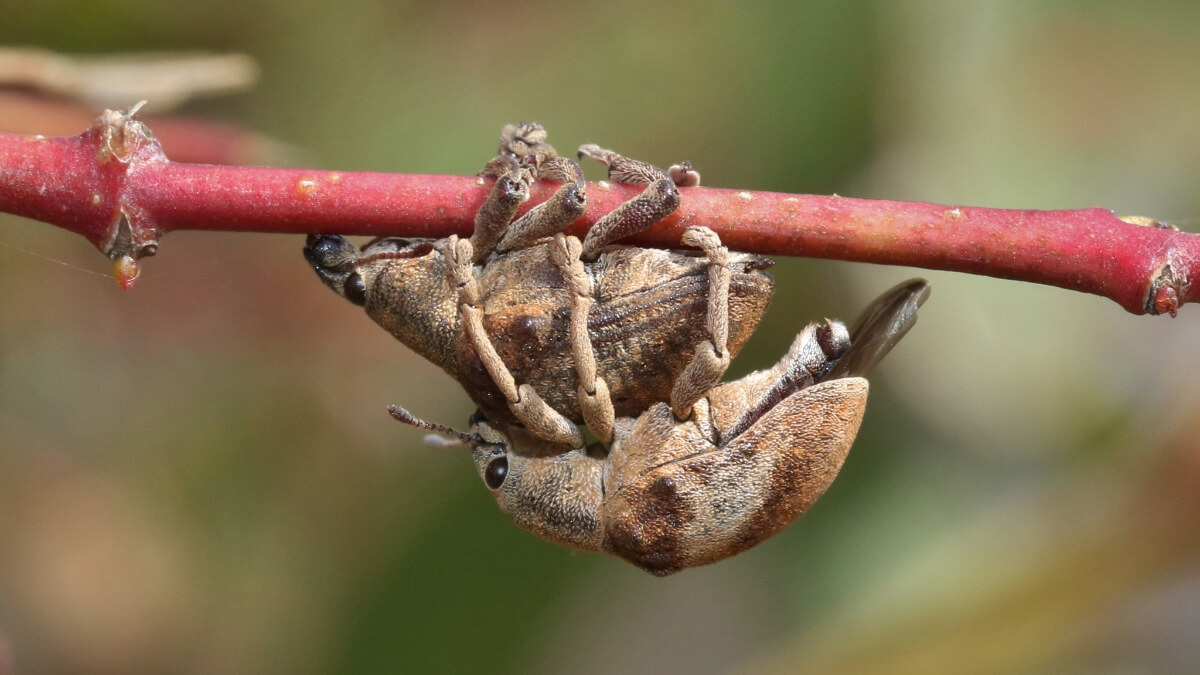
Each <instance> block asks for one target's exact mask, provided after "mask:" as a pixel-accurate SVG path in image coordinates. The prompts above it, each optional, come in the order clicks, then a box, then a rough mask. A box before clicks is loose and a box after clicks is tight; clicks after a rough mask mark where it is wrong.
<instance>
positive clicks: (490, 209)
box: [470, 154, 531, 263]
mask: <svg viewBox="0 0 1200 675" xmlns="http://www.w3.org/2000/svg"><path fill="white" fill-rule="evenodd" d="M482 175H494V176H495V177H496V182H495V183H493V184H492V190H491V192H489V193H488V196H487V199H486V200H485V201H484V202H483V206H481V207H479V211H477V212H476V213H475V231H474V232H472V233H471V239H470V241H471V250H472V251H473V254H474V256H475V258H474V260H472V261H471V262H474V263H479V262H482V261H483V259H484V258H486V257H487V256H488V254H490V253H491V252H492V250H494V249H495V247H496V244H497V242H499V241H500V239H501V237H502V236H503V235H504V233H505V230H506V229H508V227H509V223H511V222H512V219H513V216H515V215H516V213H517V209H518V208H520V206H521V204H524V203H525V201H526V200H528V199H529V183H530V181H531V176H530V174H529V172H528V171H527V170H525V169H523V168H522V167H521V164H520V162H519V161H518V160H517V158H516V157H513V156H511V155H505V154H500V155H497V156H496V157H495V158H494V159H493V160H492V161H490V162H488V165H487V167H486V168H485V169H484V170H483V172H482Z"/></svg>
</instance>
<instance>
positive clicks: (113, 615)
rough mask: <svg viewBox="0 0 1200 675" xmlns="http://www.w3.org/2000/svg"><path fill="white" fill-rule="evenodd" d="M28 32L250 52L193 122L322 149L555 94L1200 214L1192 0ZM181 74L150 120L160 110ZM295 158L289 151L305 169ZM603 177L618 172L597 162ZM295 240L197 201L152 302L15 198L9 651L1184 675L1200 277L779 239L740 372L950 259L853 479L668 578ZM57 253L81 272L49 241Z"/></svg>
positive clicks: (991, 201) (1, 8)
mask: <svg viewBox="0 0 1200 675" xmlns="http://www.w3.org/2000/svg"><path fill="white" fill-rule="evenodd" d="M0 16H3V21H0V44H5V45H27V46H40V47H47V48H51V49H55V50H59V51H64V52H70V53H87V54H96V53H114V52H130V51H142V50H178V49H207V50H217V51H241V52H245V53H248V54H250V55H251V56H253V57H254V58H255V59H256V60H257V61H258V63H259V66H260V67H261V71H262V74H261V81H260V84H259V86H258V87H257V88H256V89H254V90H253V91H251V92H249V93H246V94H242V95H238V96H232V97H226V98H220V99H210V100H206V101H203V102H201V103H198V104H194V105H191V106H189V107H188V108H187V109H185V111H184V112H185V113H187V114H190V115H194V116H198V117H207V118H210V119H215V120H223V121H227V122H232V123H236V124H239V125H243V126H245V127H247V128H252V129H256V130H258V131H261V132H263V133H265V134H269V135H271V136H273V137H275V138H277V139H280V140H282V141H284V142H286V143H287V144H290V146H291V147H292V148H293V150H292V154H291V156H290V157H289V159H287V160H286V161H287V163H290V164H292V165H295V166H312V167H321V168H329V169H340V170H375V171H395V172H416V173H454V174H471V173H474V172H475V171H477V170H478V169H479V168H480V167H481V166H482V164H483V162H484V161H486V160H487V159H488V158H489V157H491V155H492V152H493V151H494V149H495V143H496V139H497V135H498V133H499V129H500V127H501V125H503V124H504V123H506V122H512V121H517V120H524V119H537V120H540V121H541V122H543V123H544V124H545V125H546V126H547V128H548V129H549V130H550V134H551V141H552V142H554V143H556V144H557V145H558V147H559V148H560V149H563V150H566V149H570V148H572V147H574V146H575V145H577V144H579V143H584V142H597V143H601V144H604V145H607V146H608V147H613V148H616V149H619V150H621V151H624V152H628V153H630V154H633V155H635V156H638V157H642V158H645V159H648V160H651V161H654V162H656V163H659V164H666V163H670V162H673V161H676V160H679V159H690V160H692V161H693V162H694V163H695V165H696V166H697V167H698V168H699V169H700V170H701V171H702V172H703V174H704V179H705V183H706V184H707V185H712V186H721V187H738V188H748V189H760V190H782V191H789V192H815V193H830V192H836V193H839V194H845V195H853V196H861V197H876V198H889V199H905V200H925V201H935V202H941V203H948V204H968V205H979V206H994V207H1014V208H1074V207H1085V206H1095V205H1099V206H1106V207H1110V208H1112V209H1114V210H1115V211H1116V212H1117V213H1119V214H1139V215H1147V216H1154V217H1158V218H1162V219H1166V220H1172V221H1173V222H1176V223H1178V224H1180V225H1181V226H1182V227H1183V228H1184V229H1190V230H1200V194H1198V191H1197V186H1198V185H1200V116H1198V115H1197V110H1198V109H1200V76H1198V75H1197V73H1200V40H1197V39H1196V36H1197V35H1200V5H1198V4H1197V3H1192V2H1165V3H1154V4H1145V5H1142V4H1133V3H1122V2H1082V1H1081V2H1041V3H1024V2H1017V3H1002V2H951V1H950V0H940V1H939V0H925V1H920V0H905V1H898V2H874V3H872V2H793V3H775V4H769V3H753V4H752V3H734V2H728V3H710V4H706V5H703V4H698V3H683V2H674V3H644V2H639V3H634V2H604V3H593V4H592V5H578V6H577V5H573V4H571V3H561V2H559V3H550V2H500V3H491V4H490V5H488V6H486V7H476V6H473V5H471V4H468V3H454V2H443V3H438V4H436V5H435V4H433V3H411V2H384V1H382V0H376V1H372V0H360V1H357V2H347V3H328V2H314V1H312V0H290V1H289V2H269V1H259V0H250V1H245V0H244V1H241V2H229V1H227V0H217V1H216V2H209V3H171V2H161V1H159V2H149V1H145V0H128V1H125V2H111V1H110V2H96V3H90V4H89V5H88V6H87V8H86V9H83V8H82V7H81V6H79V5H77V4H75V3H65V2H58V1H53V0H52V1H48V2H41V3H36V4H35V3H23V2H22V3H18V2H17V1H16V0H0ZM153 105H154V104H153V101H152V102H151V111H153ZM275 161H283V160H275ZM588 170H589V172H591V174H592V176H593V177H598V176H599V173H598V172H596V171H595V169H594V167H590V168H589V169H588ZM301 245H302V239H301V238H300V237H290V236H268V235H253V234H232V235H223V234H210V233H190V232H180V233H175V234H172V235H170V236H169V237H167V238H166V240H165V242H164V246H163V247H162V250H161V253H160V254H159V255H158V256H157V257H155V258H153V259H150V260H148V261H146V264H145V265H144V272H143V277H142V279H141V280H140V281H139V283H138V285H137V287H136V288H135V289H134V290H133V291H132V292H129V293H123V292H121V291H120V290H119V289H118V288H117V286H116V284H115V283H114V282H113V281H112V280H111V279H106V278H103V277H102V276H100V275H98V274H97V273H106V272H107V271H108V270H109V265H108V264H107V262H106V261H104V260H103V258H102V257H101V256H100V255H98V254H97V253H96V251H95V250H94V249H93V248H92V247H91V245H89V244H87V243H86V242H85V241H84V240H83V239H81V238H79V237H77V236H76V235H73V234H69V233H66V232H64V231H61V230H58V229H56V228H53V227H51V226H48V225H43V224H39V223H36V222H32V221H27V220H22V219H18V218H14V217H9V216H0V672H10V671H11V670H13V669H14V668H15V669H17V670H19V671H20V672H28V673H66V672H89V673H109V672H111V673H158V672H175V673H252V672H289V673H325V672H345V673H385V672H388V673H390V672H439V671H446V672H487V673H492V674H500V673H528V672H547V673H550V672H572V673H585V674H590V673H597V674H598V673H625V672H686V673H725V672H749V673H799V672H806V673H807V672H812V673H833V672H844V673H857V672H861V673H967V672H970V673H1043V672H1044V673H1051V672H1053V673H1173V672H1175V673H1190V672H1195V669H1196V667H1197V665H1196V664H1197V663H1200V639H1198V635H1200V440H1198V438H1200V416H1198V415H1197V414H1196V413H1197V411H1198V410H1200V385H1198V384H1197V381H1198V376H1197V374H1198V373H1200V350H1198V349H1197V348H1196V345H1197V344H1198V340H1200V310H1196V309H1195V308H1193V307H1185V308H1184V309H1183V311H1182V312H1181V314H1180V316H1179V317H1178V318H1177V319H1174V320H1171V319H1168V318H1162V317H1157V318H1155V317H1134V316H1131V315H1128V314H1126V313H1125V312H1124V311H1122V310H1121V309H1120V308H1119V307H1118V306H1117V305H1116V304H1114V303H1112V302H1110V301H1107V300H1102V299H1099V298H1095V297H1091V296H1085V295H1080V294H1075V293H1070V292H1067V291H1062V290H1058V289H1051V288H1045V287H1038V286H1032V285H1027V284H1018V283H1013V282H1005V281H999V280H993V279H986V278H974V277H968V276H961V275H952V274H944V273H928V272H914V271H913V270H907V269H896V268H885V267H876V266H869V265H860V264H859V265H856V264H848V263H838V262H828V261H812V260H781V261H780V264H779V265H778V266H777V267H776V268H775V270H776V272H777V278H778V280H779V286H780V290H779V293H778V295H777V297H776V300H775V302H774V304H773V306H772V310H771V312H770V313H769V316H768V318H767V320H766V322H765V323H764V325H763V327H762V329H761V330H760V331H759V333H758V334H757V335H756V336H755V338H754V340H753V341H752V342H751V343H750V345H749V346H748V347H747V349H746V350H745V352H744V353H743V354H742V356H741V357H740V358H739V360H738V361H737V362H736V363H735V372H734V373H733V374H734V375H740V374H741V373H744V372H746V371H748V370H751V369H754V368H759V367H764V366H766V365H769V364H771V363H773V362H774V361H775V360H776V359H777V357H778V356H779V355H780V354H782V353H783V351H784V350H785V349H786V347H787V345H788V344H789V342H790V340H791V337H792V335H794V333H795V332H796V331H797V330H798V329H799V328H800V327H801V326H802V325H803V324H804V323H806V322H808V321H810V320H814V319H817V318H820V317H823V316H837V317H843V318H851V317H853V316H854V315H855V314H856V312H857V311H858V309H859V308H861V307H862V306H863V305H864V304H865V303H866V302H868V301H869V299H870V298H872V297H874V295H875V294H877V293H878V292H880V291H882V290H884V289H885V288H887V287H890V286H891V285H892V284H894V283H896V282H898V281H900V280H902V279H905V278H908V277H910V276H913V275H915V274H922V275H924V276H927V277H928V278H929V279H930V280H931V281H932V283H933V286H934V294H933V297H932V299H931V300H930V301H929V303H928V304H927V305H926V307H925V310H924V312H923V314H922V319H921V321H920V323H919V325H918V326H917V328H916V329H915V330H914V331H913V332H912V333H911V334H910V335H909V337H908V338H907V339H906V340H905V342H904V343H903V344H902V345H901V346H900V347H899V348H898V349H897V350H896V351H895V352H894V353H893V355H892V356H891V357H890V358H889V360H888V361H887V362H885V363H884V365H883V366H882V367H881V368H880V370H879V371H878V376H877V377H876V378H874V384H873V388H872V400H871V404H870V407H869V410H868V414H867V418H866V421H865V423H864V425H863V429H862V433H861V435H860V438H859V441H858V443H857V445H856V446H855V449H854V451H853V452H852V453H851V455H850V458H849V461H848V462H847V465H846V468H845V469H844V471H843V472H842V475H841V477H840V478H839V480H838V481H837V482H836V483H835V484H834V486H833V487H832V489H831V490H830V491H829V493H828V494H827V495H826V496H825V498H824V499H823V500H822V501H821V502H819V503H818V504H817V505H816V507H815V508H814V509H813V510H812V511H811V512H810V513H809V514H808V515H806V516H805V517H804V518H803V519H801V520H800V521H799V522H798V523H797V524H796V525H794V526H793V527H792V528H791V529H789V530H788V531H786V532H784V533H783V534H781V535H780V536H778V537H776V538H775V539H773V540H771V541H769V542H767V543H766V544H764V545H762V546H760V547H758V548H757V549H754V550H752V551H750V552H748V553H745V554H743V555H741V556H739V557H737V558H734V559H732V560H729V561H726V562H723V563H720V564H717V565H714V566H710V567H707V568H700V569H695V570H690V571H685V572H683V573H681V574H679V575H676V576H674V577H670V578H667V579H657V578H653V577H650V576H649V575H647V574H645V573H643V572H641V571H639V570H637V569H635V568H633V567H631V566H629V565H628V564H626V563H624V562H621V561H618V560H615V559H606V558H602V557H598V556H593V555H587V554H579V553H572V552H570V551H566V550H564V549H560V548H557V547H555V546H553V545H551V544H548V543H545V542H542V541H540V540H538V539H536V538H534V537H533V536H531V535H527V534H525V533H523V532H520V531H518V530H517V529H516V528H515V527H514V526H512V525H511V524H510V523H509V522H508V521H507V520H506V519H505V517H504V516H503V515H501V514H500V513H499V512H498V510H497V509H496V507H495V505H494V503H493V502H492V499H491V497H490V496H489V495H488V493H487V491H486V490H485V489H484V487H483V486H482V485H481V484H480V481H479V479H478V477H477V476H476V475H475V472H474V470H473V468H472V466H471V463H470V461H469V458H468V457H467V456H466V454H465V453H463V452H451V451H435V450H433V449H430V448H427V447H424V446H423V445H422V444H421V434H420V433H417V432H415V431H414V430H412V429H409V428H407V427H403V426H401V425H398V424H396V423H395V422H394V421H392V420H391V419H390V418H389V417H388V415H387V414H386V412H385V410H384V408H385V406H386V405H387V404H388V403H391V402H402V403H404V404H406V405H408V406H409V407H410V408H411V409H412V410H413V411H414V412H416V413H418V414H420V415H421V416H423V417H426V418H429V419H434V420H439V421H443V422H447V423H454V424H458V425H461V424H463V423H464V422H465V420H466V418H467V416H468V415H469V414H470V412H471V406H470V404H469V402H468V400H467V397H466V396H465V395H464V394H463V393H462V391H460V390H459V389H458V388H457V386H456V385H453V384H452V382H451V381H450V380H449V378H448V377H446V376H444V375H443V374H442V373H441V372H440V371H437V370H435V369H434V368H433V367H432V366H430V365H428V364H426V363H424V362H422V361H421V360H419V359H417V358H416V357H414V356H413V355H412V354H411V353H410V352H408V351H407V350H406V349H405V348H403V347H401V346H400V345H399V344H398V343H395V342H394V341H393V340H392V339H391V338H390V337H389V336H387V335H386V334H385V333H384V332H383V331H382V330H380V329H378V328H377V327H376V326H375V325H374V324H372V323H371V322H370V321H368V320H367V319H366V317H364V316H363V315H362V313H361V311H360V310H358V309H357V308H355V307H353V306H351V305H350V304H349V303H346V302H344V301H342V300H340V299H339V298H337V297H335V296H334V295H333V294H331V293H330V292H329V291H328V290H326V289H325V288H324V287H323V286H322V285H321V284H320V283H319V282H318V281H317V279H316V278H315V277H314V275H313V274H312V271H311V270H310V269H308V267H307V266H306V264H305V263H304V261H303V260H302V258H301V256H300V248H301ZM58 263H62V264H58Z"/></svg>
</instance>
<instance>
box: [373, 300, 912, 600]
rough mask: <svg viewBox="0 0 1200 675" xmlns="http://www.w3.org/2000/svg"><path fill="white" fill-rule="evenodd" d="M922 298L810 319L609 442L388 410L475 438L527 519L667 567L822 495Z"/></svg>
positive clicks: (519, 518) (720, 547)
mask: <svg viewBox="0 0 1200 675" xmlns="http://www.w3.org/2000/svg"><path fill="white" fill-rule="evenodd" d="M928 295H929V285H928V284H927V283H926V282H925V281H924V280H921V279H914V280H911V281H908V282H905V283H903V284H900V285H898V286H896V287H894V288H892V289H891V290H889V291H888V292H886V293H884V294H883V295H881V296H880V297H879V298H878V299H877V300H876V301H875V302H873V303H872V304H871V305H870V306H869V307H868V308H867V309H866V310H865V311H864V312H863V314H862V315H861V317H860V318H859V320H858V321H857V322H856V323H855V324H854V326H853V327H852V328H851V329H847V328H846V326H845V325H843V324H842V323H841V322H839V321H830V320H826V321H825V322H824V323H817V324H812V325H809V326H808V327H806V328H805V329H804V330H803V331H802V332H801V333H800V334H799V335H797V336H796V339H795V340H794V342H793V343H792V347H791V349H790V350H789V351H788V353H787V354H786V355H785V356H784V357H783V358H782V359H781V360H780V361H779V363H778V364H776V365H775V366H774V367H773V368H770V369H768V370H762V371H758V372H754V373H751V374H749V375H747V376H745V377H743V378H741V379H739V380H736V381H733V382H728V383H724V384H720V385H717V386H716V387H714V388H713V389H712V390H710V391H707V392H705V393H704V395H703V396H702V397H700V398H699V399H697V401H696V402H695V404H694V405H693V411H692V414H691V415H690V416H689V417H688V418H686V419H683V420H680V419H679V418H677V417H676V415H675V414H674V413H673V412H672V410H671V406H670V405H668V404H667V403H654V404H651V405H650V406H649V407H648V408H647V409H646V410H645V411H644V412H642V413H641V414H639V415H637V416H635V417H622V418H619V419H617V420H616V423H615V426H614V431H613V441H612V444H611V447H609V448H608V450H607V452H606V453H605V452H604V451H603V449H598V448H596V447H594V446H593V447H589V448H587V449H576V450H571V451H568V452H560V453H553V454H545V453H541V452H538V451H536V450H537V449H536V448H535V451H534V452H529V451H526V450H523V449H522V448H521V447H520V446H519V445H515V444H514V443H513V442H512V441H511V439H510V438H509V437H508V436H507V435H506V434H504V433H503V431H501V430H500V429H498V428H497V427H495V426H494V425H492V424H491V423H490V420H489V419H488V418H487V415H486V414H484V413H482V412H479V413H476V415H475V416H474V417H473V418H472V420H471V424H470V429H469V431H467V432H460V431H456V430H454V429H451V428H449V427H445V426H442V425H438V424H432V423H429V422H424V421H422V420H419V419H417V418H415V417H413V416H412V415H411V414H410V413H409V412H407V411H406V410H405V409H403V408H401V407H399V406H392V407H391V408H390V411H391V413H392V416H393V417H395V418H396V419H398V420H400V421H402V422H405V423H407V424H411V425H413V426H417V427H419V428H422V429H426V430H430V431H436V432H440V433H443V434H449V435H451V436H454V437H456V438H457V439H458V441H459V442H461V443H466V444H467V445H469V446H470V447H471V448H472V451H473V453H472V454H473V457H474V462H475V466H476V469H477V470H478V472H479V475H480V477H481V478H482V479H483V482H484V484H485V485H486V486H487V488H488V489H489V490H490V491H491V492H492V495H493V496H494V497H495V498H496V502H497V503H498V504H499V506H500V509H501V510H502V511H503V512H504V513H506V514H508V515H509V516H510V517H511V518H512V520H513V521H514V522H515V523H516V524H517V525H518V526H520V527H521V528H523V529H525V530H528V531H529V532H532V533H533V534H536V535H537V536H539V537H542V538H544V539H547V540H549V541H552V542H555V543H558V544H562V545H565V546H569V547H573V548H578V549H582V550H586V551H593V552H601V553H609V554H612V555H616V556H619V557H621V558H624V559H625V560H628V561H629V562H631V563H633V564H634V565H637V566H638V567H640V568H642V569H644V570H646V571H648V572H650V573H651V574H655V575H659V576H665V575H668V574H673V573H675V572H678V571H680V570H682V569H686V568H689V567H695V566H697V565H705V564H709V563H713V562H717V561H719V560H722V559H724V558H728V557H730V556H733V555H736V554H738V553H741V552H742V551H745V550H747V549H749V548H751V547H753V546H755V545H757V544H758V543H760V542H762V541H764V540H765V539H767V538H769V537H771V536H773V535H775V534H777V533H778V532H780V531H781V530H783V529H784V528H786V527H788V526H789V525H790V524H791V523H792V522H794V521H795V520H796V519H797V518H798V517H799V516H800V515H801V514H803V513H804V512H805V511H806V510H807V509H808V507H809V506H811V505H812V504H813V503H814V502H815V501H816V500H817V498H819V497H820V496H821V495H822V494H824V493H825V490H826V489H827V488H828V487H829V485H830V484H831V483H832V482H833V480H834V478H835V477H836V476H837V474H838V472H839V471H840V470H841V467H842V464H843V462H844V461H845V459H846V456H847V453H848V452H849V450H850V446H851V444H852V443H853V441H854V437H855V435H856V434H857V432H858V428H859V424H860V423H861V421H862V417H863V412H864V411H865V409H866V404H867V391H868V385H867V380H866V379H865V377H864V376H865V375H866V374H867V372H868V371H869V370H870V369H871V368H872V367H874V366H875V364H876V363H878V362H879V360H880V359H882V358H883V357H884V356H885V355H886V354H887V353H888V352H889V351H890V350H891V349H892V347H894V346H895V345H896V343H897V342H899V340H900V339H901V338H902V337H903V336H904V335H905V334H906V333H907V332H908V331H909V330H910V329H911V328H912V326H913V325H914V324H915V322H916V319H917V309H918V307H920V305H921V304H922V303H924V301H925V299H926V298H927V297H928ZM435 438H441V437H435Z"/></svg>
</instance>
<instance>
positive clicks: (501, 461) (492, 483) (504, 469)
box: [483, 455, 508, 490]
mask: <svg viewBox="0 0 1200 675" xmlns="http://www.w3.org/2000/svg"><path fill="white" fill-rule="evenodd" d="M506 476H508V457H506V456H504V455H501V456H499V457H497V458H496V459H493V460H492V461H490V462H488V465H487V468H486V469H484V470H483V482H484V483H486V484H487V486H488V487H489V488H491V489H493V490H499V489H500V486H501V485H504V478H505V477H506Z"/></svg>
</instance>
